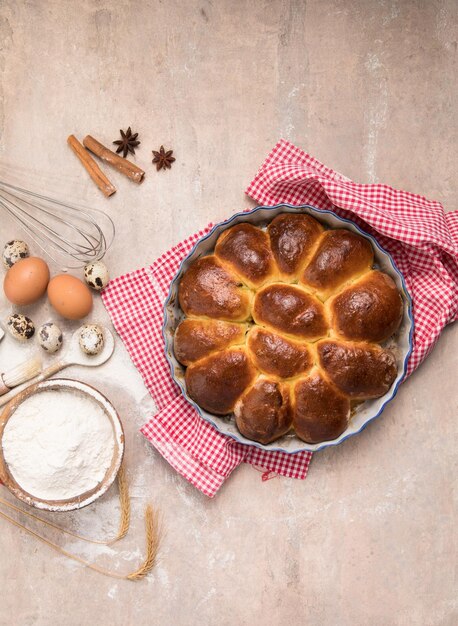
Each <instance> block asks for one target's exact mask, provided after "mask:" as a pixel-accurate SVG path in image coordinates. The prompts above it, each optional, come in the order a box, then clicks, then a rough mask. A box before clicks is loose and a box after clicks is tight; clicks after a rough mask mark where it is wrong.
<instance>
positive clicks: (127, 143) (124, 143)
mask: <svg viewBox="0 0 458 626" xmlns="http://www.w3.org/2000/svg"><path fill="white" fill-rule="evenodd" d="M119 132H120V133H121V137H122V139H118V140H117V141H113V143H114V144H115V145H117V146H118V148H117V149H116V152H117V153H118V154H119V153H120V152H122V156H123V157H124V158H126V156H127V154H128V153H129V152H130V153H131V154H135V148H136V147H137V146H139V145H140V142H139V141H136V139H137V137H138V133H133V134H132V130H131V128H130V126H129V128H128V129H127V130H126V132H124V131H123V130H120V131H119Z"/></svg>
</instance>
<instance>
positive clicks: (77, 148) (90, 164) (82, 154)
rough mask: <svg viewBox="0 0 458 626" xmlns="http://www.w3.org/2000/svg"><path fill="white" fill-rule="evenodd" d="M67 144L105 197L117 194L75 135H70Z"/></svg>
mask: <svg viewBox="0 0 458 626" xmlns="http://www.w3.org/2000/svg"><path fill="white" fill-rule="evenodd" d="M67 143H68V145H69V146H70V148H71V149H72V150H73V152H74V153H75V154H76V156H77V157H78V159H79V160H80V161H81V163H82V164H83V166H84V168H85V169H86V171H87V173H88V174H89V176H90V177H91V178H92V180H93V181H94V182H95V184H96V185H97V187H98V188H99V189H100V191H101V192H102V193H103V194H104V196H106V197H107V198H108V197H109V196H112V195H113V194H114V193H115V192H116V187H115V186H114V185H113V184H112V183H110V181H109V180H108V178H107V177H106V176H105V174H104V173H103V172H102V170H101V169H100V167H99V166H98V165H97V163H96V162H95V161H94V159H93V158H92V157H91V155H90V154H89V152H88V151H87V150H85V149H84V147H83V146H82V145H81V144H80V142H79V141H78V139H77V138H76V137H75V135H69V137H68V139H67Z"/></svg>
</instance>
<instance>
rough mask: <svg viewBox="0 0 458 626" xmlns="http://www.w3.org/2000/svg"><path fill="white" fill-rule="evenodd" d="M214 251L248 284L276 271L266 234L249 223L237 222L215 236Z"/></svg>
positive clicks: (267, 276)
mask: <svg viewBox="0 0 458 626" xmlns="http://www.w3.org/2000/svg"><path fill="white" fill-rule="evenodd" d="M215 255H216V256H217V257H218V258H219V259H221V260H222V261H223V262H225V263H226V264H227V265H228V266H229V267H230V268H231V269H232V270H233V271H234V272H235V273H236V274H238V275H239V276H240V277H241V278H242V279H243V280H244V281H245V282H246V284H247V285H250V286H251V287H259V286H260V285H262V284H263V283H265V282H266V280H267V279H268V278H271V277H272V276H273V275H274V273H275V270H276V268H275V265H274V259H273V254H272V250H271V249H270V246H269V237H268V236H267V234H266V233H265V232H264V231H263V230H260V229H259V228H256V226H252V225H251V224H237V226H233V227H232V228H228V230H225V231H224V232H223V233H222V234H221V235H220V236H219V238H218V241H217V243H216V247H215Z"/></svg>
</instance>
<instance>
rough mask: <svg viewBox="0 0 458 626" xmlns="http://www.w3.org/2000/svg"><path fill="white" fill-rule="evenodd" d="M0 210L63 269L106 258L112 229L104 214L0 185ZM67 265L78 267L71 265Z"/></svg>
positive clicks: (17, 188)
mask: <svg viewBox="0 0 458 626" xmlns="http://www.w3.org/2000/svg"><path fill="white" fill-rule="evenodd" d="M0 206H2V207H3V208H4V209H5V210H6V212H7V213H8V214H9V215H11V217H12V218H13V219H14V220H15V221H16V222H17V223H18V224H19V225H20V226H21V228H22V229H23V230H25V231H26V232H27V234H28V237H29V238H30V239H31V240H32V241H33V242H35V243H36V244H37V246H39V247H40V248H41V250H43V252H44V253H45V254H46V255H47V256H48V257H50V258H51V259H52V260H53V261H55V262H56V263H62V260H63V259H65V263H64V267H63V269H67V268H68V269H76V268H79V267H83V266H84V265H86V264H87V263H89V262H90V261H97V260H99V259H101V258H103V256H104V255H105V253H106V251H107V250H108V248H109V247H110V245H111V243H112V242H113V238H114V235H115V226H114V224H113V220H112V219H111V218H110V217H109V216H108V215H107V214H106V213H104V212H103V211H100V210H98V209H92V208H91V209H89V208H86V207H80V206H77V205H75V204H70V203H67V202H63V201H61V200H57V199H55V198H48V197H47V196H43V195H41V194H38V193H35V192H33V191H28V190H27V189H22V188H21V187H17V186H16V185H10V184H9V183H5V182H2V181H0ZM69 263H77V264H76V265H75V264H73V265H70V264H69Z"/></svg>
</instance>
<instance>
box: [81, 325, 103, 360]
mask: <svg viewBox="0 0 458 626" xmlns="http://www.w3.org/2000/svg"><path fill="white" fill-rule="evenodd" d="M104 343H105V342H104V338H103V328H102V327H101V326H99V325H98V324H85V325H84V326H82V327H81V330H80V348H81V350H82V351H83V352H84V353H85V354H90V355H95V354H99V353H100V352H102V350H103V345H104Z"/></svg>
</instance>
